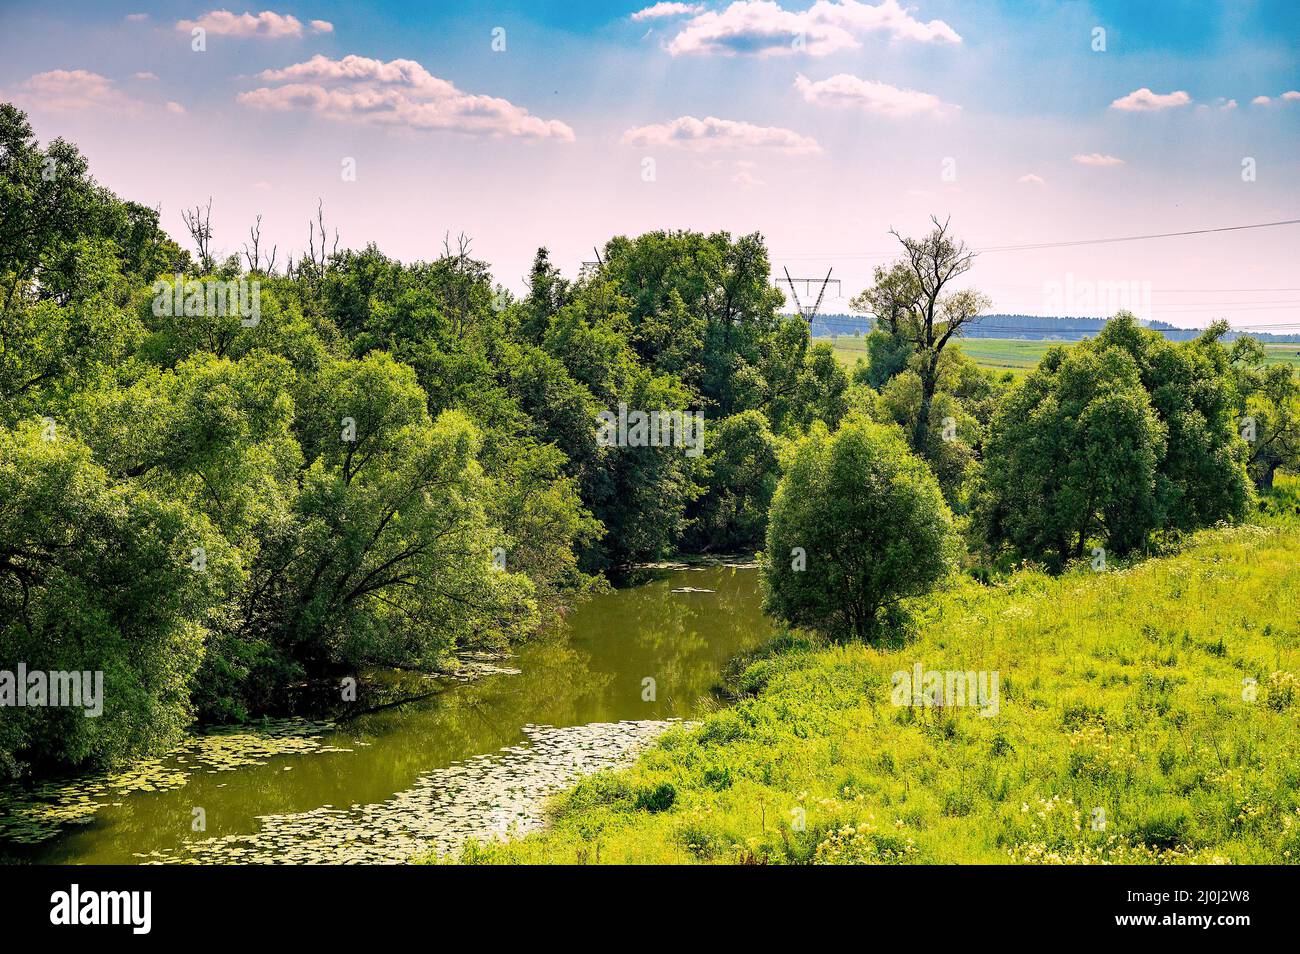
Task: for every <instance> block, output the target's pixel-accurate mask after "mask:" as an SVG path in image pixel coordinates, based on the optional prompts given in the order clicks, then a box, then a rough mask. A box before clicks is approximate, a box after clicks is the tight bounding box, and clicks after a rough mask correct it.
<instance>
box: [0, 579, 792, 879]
mask: <svg viewBox="0 0 1300 954" xmlns="http://www.w3.org/2000/svg"><path fill="white" fill-rule="evenodd" d="M687 587H690V588H694V589H695V590H710V591H713V592H677V593H674V592H673V590H674V589H683V588H687ZM554 629H555V631H554V632H551V633H550V634H548V635H545V636H543V637H540V638H538V639H536V640H534V641H532V642H529V643H526V644H524V645H522V646H520V647H518V649H517V650H516V652H515V654H514V655H513V656H511V657H510V658H508V659H505V660H500V661H498V665H499V666H501V667H506V668H508V669H509V670H510V671H502V672H489V673H488V674H486V675H482V676H479V677H477V678H475V679H473V680H472V681H469V682H464V683H461V684H456V685H451V686H450V687H448V688H446V689H445V690H443V691H440V692H438V693H436V694H434V695H431V696H428V697H426V698H423V699H418V700H415V701H410V702H406V703H403V704H401V705H397V706H393V707H391V708H387V709H382V710H379V711H374V712H370V713H367V714H364V715H360V716H358V717H355V718H352V719H346V720H340V721H337V722H333V723H328V722H321V723H304V722H302V721H301V720H286V721H281V722H273V723H270V724H268V725H266V726H261V727H257V728H244V729H240V730H238V731H234V730H231V731H226V732H222V733H218V734H215V735H205V736H200V737H196V738H194V739H193V740H191V741H190V742H189V743H188V744H187V745H185V746H182V747H181V748H180V749H178V750H177V751H176V752H174V753H172V754H171V755H169V756H167V757H165V758H162V759H158V760H150V761H147V762H143V763H140V764H138V765H135V766H132V767H130V768H129V769H128V770H126V771H123V772H119V773H115V774H113V775H109V776H96V777H91V778H83V779H78V780H76V781H74V782H70V783H60V784H57V785H47V786H45V787H44V788H42V789H41V790H39V791H37V792H35V793H24V794H23V796H22V797H21V798H20V797H16V796H15V790H9V791H8V792H7V793H5V794H2V795H0V860H3V861H9V862H24V861H29V862H35V863H77V864H80V863H98V864H133V863H146V862H193V861H200V862H218V863H231V862H304V863H310V862H326V863H335V862H342V863H348V862H351V863H359V862H398V861H402V860H405V859H407V858H409V857H410V856H411V855H413V854H417V853H423V852H429V851H435V850H436V851H454V850H456V849H457V848H459V846H460V845H462V844H463V843H464V842H465V840H466V839H468V838H477V839H479V840H484V839H487V838H493V837H502V836H506V835H511V834H521V833H524V832H527V831H529V830H533V829H535V828H536V827H538V826H539V825H540V824H542V821H543V816H542V806H543V804H544V802H545V800H546V798H547V797H549V796H550V795H553V794H555V793H556V792H558V791H561V790H563V789H564V788H566V787H568V786H569V785H571V784H572V783H573V782H574V781H575V780H576V779H577V778H579V777H581V776H582V775H584V774H587V773H589V772H592V771H596V770H599V769H601V768H605V767H611V766H616V765H620V764H626V763H627V762H628V761H630V760H631V759H632V758H634V757H635V754H636V752H637V751H639V750H640V749H641V748H643V747H644V746H645V745H648V744H649V743H650V742H651V741H652V740H653V739H654V737H655V736H657V735H658V734H659V733H660V732H662V731H664V729H665V728H667V727H668V726H670V725H672V724H673V722H672V720H690V719H694V718H698V717H699V716H701V715H703V714H704V713H706V712H707V711H709V710H710V709H711V708H713V707H716V705H717V704H718V703H717V702H716V700H715V699H714V697H713V694H712V689H713V687H714V686H715V685H716V681H717V677H718V675H719V673H720V671H721V669H722V667H723V666H724V665H725V664H726V662H727V661H728V660H729V659H731V658H732V657H734V656H736V655H738V654H740V653H742V652H744V651H745V650H747V649H750V648H752V647H754V646H756V645H758V644H760V643H762V642H763V641H765V640H766V639H767V638H768V637H769V635H770V634H771V632H772V627H771V624H770V622H768V621H767V620H766V618H765V617H764V616H763V614H762V611H761V608H760V597H759V593H758V574H757V572H756V571H755V570H754V569H752V568H749V567H745V566H739V565H726V566H710V567H699V568H674V569H669V570H664V571H661V572H658V573H656V574H655V579H653V580H652V581H651V582H648V583H644V584H642V585H639V586H635V587H631V588H627V589H619V590H614V591H612V592H609V593H605V594H601V595H599V596H596V597H594V598H592V599H590V600H588V601H586V602H584V603H582V604H581V605H579V606H578V608H577V609H576V610H574V611H573V612H572V613H570V614H569V616H568V617H567V619H566V620H565V621H564V622H563V623H562V624H561V625H558V626H556V627H555V628H554ZM647 678H650V679H653V680H654V681H655V687H654V688H655V692H654V695H655V698H654V700H652V701H648V700H645V699H644V698H643V697H644V696H645V695H647V692H646V689H645V683H644V680H645V679H647ZM196 829H197V830H196Z"/></svg>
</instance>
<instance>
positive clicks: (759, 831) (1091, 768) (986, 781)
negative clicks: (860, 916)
mask: <svg viewBox="0 0 1300 954" xmlns="http://www.w3.org/2000/svg"><path fill="white" fill-rule="evenodd" d="M1293 503H1294V501H1290V502H1289V505H1288V510H1289V509H1291V507H1290V504H1293ZM1265 521H1266V523H1267V524H1268V525H1267V526H1244V527H1237V528H1231V529H1224V530H1215V531H1206V532H1203V533H1201V534H1198V535H1197V536H1196V537H1194V538H1193V539H1192V540H1191V541H1189V543H1188V545H1187V546H1186V547H1185V548H1184V549H1183V550H1182V551H1181V552H1180V553H1178V554H1177V555H1174V556H1170V557H1165V558H1160V559H1152V560H1149V561H1147V562H1145V563H1142V564H1139V565H1137V566H1134V567H1130V568H1126V569H1122V570H1115V571H1111V572H1105V573H1093V572H1091V571H1089V570H1084V571H1082V572H1078V573H1074V574H1068V575H1064V576H1061V577H1057V578H1053V577H1049V576H1046V575H1044V574H1041V573H1036V572H1022V573H1019V574H1017V575H1016V576H1015V577H1014V578H1013V579H1011V580H1010V581H1009V582H1007V583H1006V584H1004V585H1001V586H997V587H981V586H979V585H976V584H974V583H969V582H963V583H960V584H958V585H956V587H955V588H951V589H949V590H947V591H946V592H943V593H941V594H938V595H937V596H936V598H935V599H934V600H933V602H932V604H931V605H930V607H929V609H928V610H927V613H926V616H925V618H923V619H921V620H920V621H919V632H918V635H917V638H916V640H915V641H914V642H912V643H911V644H909V645H907V646H905V647H901V648H894V649H885V650H881V649H875V648H869V647H865V646H817V645H812V644H810V643H808V642H806V641H799V640H797V639H786V640H785V641H784V642H783V643H778V644H776V645H774V646H773V647H772V648H771V649H770V651H769V652H768V653H766V654H765V655H762V656H761V657H759V658H757V659H755V660H754V661H752V662H750V664H749V665H747V666H744V667H743V668H740V669H739V671H738V672H736V673H735V674H734V675H733V677H732V679H731V686H732V689H733V691H734V692H735V693H736V695H737V696H738V701H737V703H736V705H735V706H734V707H732V708H730V709H726V710H723V711H720V712H717V713H715V714H713V715H711V716H709V717H708V718H707V719H706V720H705V721H704V722H703V724H702V725H701V726H700V727H699V728H697V729H692V730H687V729H675V730H672V731H670V732H668V733H667V734H665V735H664V736H663V737H662V738H661V739H660V741H659V742H658V744H656V745H655V746H654V747H652V748H651V749H650V750H649V751H648V752H646V753H645V754H644V755H643V756H642V757H641V758H640V760H639V761H638V762H637V763H636V765H635V766H633V767H632V768H630V769H627V770H623V771H618V772H605V773H600V774H598V775H594V776H591V777H589V778H587V779H585V780H584V781H582V782H580V783H579V784H578V785H577V786H576V787H575V788H573V789H572V790H571V791H569V792H567V793H566V794H564V795H563V796H561V797H560V798H559V799H557V801H556V802H555V803H553V806H552V814H551V822H552V824H551V825H550V827H549V828H548V829H547V830H545V831H543V832H541V833H538V834H535V835H532V836H530V837H527V838H523V839H520V840H517V841H512V842H505V843H489V844H486V845H483V846H480V845H472V846H470V848H469V849H468V850H466V851H465V852H463V853H462V854H461V856H460V857H461V859H462V860H464V861H469V862H488V863H519V862H524V863H547V862H550V863H575V862H576V863H588V862H595V861H599V862H605V863H623V862H632V863H690V862H722V863H726V862H742V863H803V862H856V863H899V862H902V863H954V862H963V863H1006V862H1029V863H1034V862H1056V863H1089V862H1121V863H1134V862H1137V863H1145V862H1156V863H1161V862H1164V863H1181V862H1201V863H1238V864H1241V863H1282V862H1288V861H1296V860H1298V859H1300V795H1297V790H1298V789H1300V766H1297V764H1296V762H1295V759H1294V751H1295V746H1296V743H1297V739H1298V738H1300V730H1298V729H1297V721H1296V720H1297V713H1298V712H1300V683H1298V682H1297V678H1296V676H1297V673H1300V611H1298V610H1297V607H1300V522H1297V521H1296V520H1295V519H1294V517H1289V518H1283V519H1278V518H1269V517H1266V518H1265ZM918 666H919V667H921V671H922V673H923V676H922V679H921V680H920V682H921V683H922V685H921V686H920V687H919V688H920V689H921V690H922V691H921V692H919V693H918V692H917V691H916V689H917V687H913V686H912V685H911V682H912V681H913V676H914V675H915V673H916V671H917V670H916V667H918ZM949 671H951V672H953V673H962V674H963V675H964V674H966V673H974V674H975V675H976V679H975V680H973V681H972V682H970V683H966V681H965V679H964V678H963V679H962V680H960V682H959V681H958V680H947V681H946V682H945V683H941V685H942V686H943V688H942V689H940V690H939V693H938V695H939V698H937V699H935V698H933V697H932V696H931V695H930V694H929V693H927V692H926V691H925V690H926V689H927V688H928V687H931V688H932V687H933V683H932V682H927V678H928V675H929V674H930V673H931V672H939V673H947V672H949ZM897 674H904V675H902V676H899V675H897ZM960 684H965V685H968V686H969V687H970V688H971V689H973V691H972V692H971V693H970V695H969V697H968V698H966V699H958V698H956V697H955V693H954V692H953V690H954V689H956V688H958V686H959V685H960ZM900 686H903V687H904V688H902V689H900ZM981 689H982V690H983V691H982V692H981ZM931 702H941V703H944V704H943V705H934V704H929V703H931ZM917 703H919V704H917ZM972 703H973V704H972Z"/></svg>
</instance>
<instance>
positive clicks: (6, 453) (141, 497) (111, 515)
mask: <svg viewBox="0 0 1300 954" xmlns="http://www.w3.org/2000/svg"><path fill="white" fill-rule="evenodd" d="M0 500H2V501H3V502H4V503H3V505H2V506H0V659H3V660H4V661H5V668H7V669H10V668H12V667H13V666H14V665H15V664H16V663H19V662H22V663H25V664H26V665H27V668H28V670H29V671H33V670H39V671H61V672H73V671H76V672H82V671H89V672H100V673H102V674H103V713H102V715H100V716H98V717H92V718H87V717H86V716H85V715H84V713H83V710H82V709H71V708H53V707H36V708H25V709H14V708H6V709H4V716H3V718H0V772H8V773H10V774H12V773H15V772H17V771H19V770H20V769H21V768H22V766H23V765H24V763H35V764H36V767H37V768H39V769H50V768H64V769H67V768H79V767H86V766H99V767H104V766H110V765H114V764H117V763H119V762H121V761H123V760H124V759H127V758H130V757H134V756H139V755H144V754H149V753H155V752H158V751H161V750H163V749H165V748H166V747H167V746H168V745H170V744H172V743H174V742H175V741H176V740H177V738H178V737H179V736H180V733H181V732H182V730H183V729H185V728H186V726H187V725H188V724H189V722H190V720H191V717H192V714H193V711H192V707H191V702H190V692H191V689H192V686H193V682H194V677H195V673H196V672H197V671H198V668H199V664H200V662H201V660H202V658H203V652H204V645H205V640H206V637H207V634H208V632H209V631H210V630H211V629H212V628H213V627H217V626H220V625H223V624H224V622H225V620H224V618H223V617H224V613H225V609H226V607H227V606H228V600H229V597H230V595H231V593H232V592H233V591H234V590H235V588H236V587H237V586H238V585H239V583H240V582H241V577H240V573H239V571H238V567H237V564H236V562H235V560H234V559H233V554H232V553H231V549H230V547H229V546H228V545H227V544H226V542H225V540H224V538H223V537H222V536H221V535H220V534H219V533H218V532H217V531H216V530H215V528H214V527H212V525H211V524H210V523H209V522H208V521H207V520H206V519H205V518H204V517H203V516H202V515H199V514H196V513H193V512H192V511H190V510H189V509H187V508H186V507H185V506H183V505H182V504H179V503H176V502H173V501H169V500H166V499H162V498H160V497H159V496H157V495H155V494H153V493H150V492H149V491H147V490H143V489H141V488H139V487H136V486H132V485H118V484H115V483H114V482H113V481H112V480H111V479H110V477H109V475H108V474H107V473H106V472H105V471H104V469H103V468H102V467H100V466H99V465H98V464H96V463H95V462H94V461H93V460H92V458H91V453H90V449H89V448H88V447H86V445H84V444H82V443H81V442H80V441H78V440H76V439H75V438H74V437H72V436H69V435H67V434H66V433H62V432H61V430H60V428H59V427H58V425H57V424H55V425H54V427H53V428H51V426H50V424H49V423H48V422H43V421H40V420H33V421H26V422H23V423H21V424H20V425H19V426H18V427H17V428H16V429H14V430H9V429H3V428H0Z"/></svg>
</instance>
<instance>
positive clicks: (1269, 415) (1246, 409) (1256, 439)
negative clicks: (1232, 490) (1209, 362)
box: [1232, 338, 1300, 490]
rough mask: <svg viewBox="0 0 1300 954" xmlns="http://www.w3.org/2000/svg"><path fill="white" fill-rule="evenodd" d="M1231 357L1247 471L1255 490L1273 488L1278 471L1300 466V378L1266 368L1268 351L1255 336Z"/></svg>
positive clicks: (1240, 342)
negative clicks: (1236, 387) (1236, 376)
mask: <svg viewBox="0 0 1300 954" xmlns="http://www.w3.org/2000/svg"><path fill="white" fill-rule="evenodd" d="M1232 359H1233V364H1234V366H1235V367H1236V369H1237V374H1238V381H1239V385H1238V391H1239V393H1240V394H1241V397H1242V400H1243V404H1242V407H1241V413H1242V419H1241V433H1242V436H1243V438H1244V439H1245V440H1246V444H1247V448H1248V451H1249V455H1250V456H1249V458H1248V460H1247V467H1248V468H1249V471H1250V476H1251V478H1252V479H1253V480H1254V482H1255V486H1256V487H1258V488H1259V489H1260V490H1268V489H1271V488H1272V486H1273V477H1274V475H1275V474H1276V473H1277V471H1278V468H1282V467H1285V468H1287V469H1296V468H1297V467H1300V376H1298V375H1297V374H1296V373H1295V371H1293V370H1292V369H1291V368H1290V367H1289V366H1287V365H1285V364H1274V365H1265V363H1264V361H1265V352H1264V348H1263V346H1262V345H1260V344H1259V342H1258V341H1256V340H1255V339H1254V338H1238V339H1237V340H1236V341H1235V342H1234V343H1233V348H1232Z"/></svg>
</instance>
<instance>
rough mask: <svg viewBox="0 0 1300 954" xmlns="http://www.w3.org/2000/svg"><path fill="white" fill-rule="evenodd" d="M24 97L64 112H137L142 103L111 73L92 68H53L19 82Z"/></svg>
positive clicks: (35, 104) (41, 106) (32, 102)
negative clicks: (124, 91) (126, 92)
mask: <svg viewBox="0 0 1300 954" xmlns="http://www.w3.org/2000/svg"><path fill="white" fill-rule="evenodd" d="M18 92H19V93H20V95H21V97H22V99H23V100H24V101H25V102H27V103H30V104H31V105H32V106H35V107H40V108H44V109H51V110H58V111H60V112H75V111H77V110H82V109H96V110H101V111H109V112H116V113H133V112H136V111H137V110H138V109H139V108H140V107H141V105H142V104H141V103H140V102H138V101H137V100H134V99H132V98H131V97H130V96H127V95H126V94H125V93H123V92H122V91H121V90H120V89H118V88H117V86H116V84H115V83H114V82H113V81H112V80H111V79H109V78H108V77H107V76H101V75H99V74H98V73H92V72H90V71H89V70H50V71H49V72H47V73H37V74H36V75H35V76H33V77H31V78H30V79H28V80H25V81H24V82H22V83H20V84H19V85H18Z"/></svg>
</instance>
